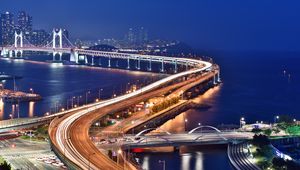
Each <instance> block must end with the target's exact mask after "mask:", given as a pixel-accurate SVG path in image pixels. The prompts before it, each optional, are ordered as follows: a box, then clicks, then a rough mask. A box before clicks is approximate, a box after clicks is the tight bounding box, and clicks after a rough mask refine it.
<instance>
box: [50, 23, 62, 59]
mask: <svg viewBox="0 0 300 170" xmlns="http://www.w3.org/2000/svg"><path fill="white" fill-rule="evenodd" d="M52 35H53V39H52V48H53V61H55V56H56V55H59V61H62V52H56V51H55V49H57V48H62V47H63V46H62V36H63V34H62V29H53V31H52ZM56 38H58V47H57V46H56V45H57V44H56Z"/></svg>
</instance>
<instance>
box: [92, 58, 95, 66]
mask: <svg viewBox="0 0 300 170" xmlns="http://www.w3.org/2000/svg"><path fill="white" fill-rule="evenodd" d="M94 58H95V57H94V56H92V66H93V65H95V63H94Z"/></svg>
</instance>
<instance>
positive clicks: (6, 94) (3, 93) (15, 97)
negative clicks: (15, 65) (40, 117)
mask: <svg viewBox="0 0 300 170" xmlns="http://www.w3.org/2000/svg"><path fill="white" fill-rule="evenodd" d="M1 87H2V85H0V88H1ZM0 97H1V98H2V100H3V101H4V102H11V103H18V102H30V101H38V100H41V99H42V97H41V96H40V95H39V94H35V93H25V92H21V91H14V90H9V89H2V88H1V89H0Z"/></svg>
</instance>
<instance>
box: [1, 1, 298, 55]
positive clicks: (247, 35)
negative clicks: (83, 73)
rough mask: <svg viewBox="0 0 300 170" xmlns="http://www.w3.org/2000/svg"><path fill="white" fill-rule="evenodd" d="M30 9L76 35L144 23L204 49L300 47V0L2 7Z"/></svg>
mask: <svg viewBox="0 0 300 170" xmlns="http://www.w3.org/2000/svg"><path fill="white" fill-rule="evenodd" d="M19 10H25V11H28V12H29V13H30V14H31V15H32V16H33V17H34V26H35V27H36V28H46V29H51V28H53V27H66V28H68V29H69V30H70V33H71V35H72V36H73V37H78V38H84V39H98V38H110V37H116V38H122V37H123V35H124V33H125V32H126V31H127V29H128V28H130V27H139V26H144V27H146V28H148V30H149V33H150V36H151V37H153V38H163V39H178V40H181V41H184V42H186V43H187V44H189V45H191V46H193V47H194V48H198V49H221V50H300V43H299V41H300V1H297V0H285V1H284V0H151V1H150V0H85V1H83V0H76V1H75V0H51V1H50V0H48V1H46V0H1V2H0V11H1V12H4V11H12V12H16V11H19Z"/></svg>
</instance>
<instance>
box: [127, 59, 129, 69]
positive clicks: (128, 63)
mask: <svg viewBox="0 0 300 170" xmlns="http://www.w3.org/2000/svg"><path fill="white" fill-rule="evenodd" d="M127 69H130V58H129V57H127Z"/></svg>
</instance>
